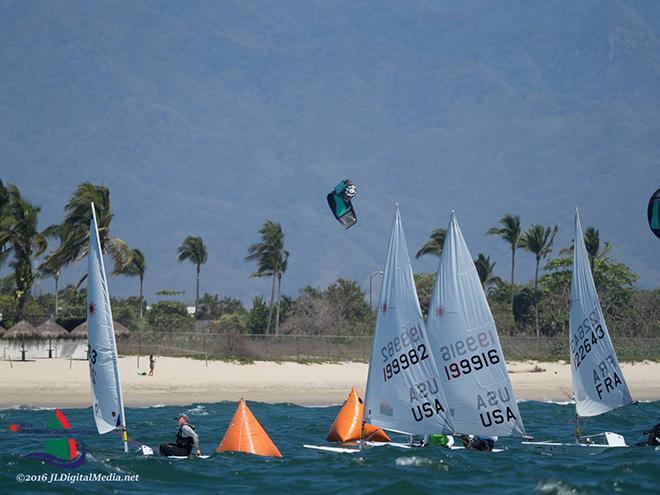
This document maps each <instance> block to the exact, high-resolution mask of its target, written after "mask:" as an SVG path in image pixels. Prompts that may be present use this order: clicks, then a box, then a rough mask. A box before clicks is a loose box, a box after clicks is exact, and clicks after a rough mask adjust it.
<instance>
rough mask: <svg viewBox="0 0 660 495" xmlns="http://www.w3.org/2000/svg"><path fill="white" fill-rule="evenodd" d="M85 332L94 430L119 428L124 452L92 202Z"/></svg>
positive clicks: (108, 310) (113, 351) (116, 374)
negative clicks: (94, 423)
mask: <svg viewBox="0 0 660 495" xmlns="http://www.w3.org/2000/svg"><path fill="white" fill-rule="evenodd" d="M87 334H88V337H87V338H88V346H87V353H88V356H87V359H88V362H89V375H90V384H91V388H92V410H93V413H94V420H95V421H96V429H97V430H98V432H99V433H100V434H101V435H103V434H104V433H108V432H110V431H115V430H121V432H122V440H123V442H124V452H128V434H127V430H126V415H125V414H124V399H123V397H122V393H121V382H120V380H119V366H118V365H117V342H116V340H115V331H114V327H113V324H112V310H111V308H110V295H109V293H108V284H107V281H106V276H105V266H104V264H103V253H102V251H101V242H100V240H99V231H98V226H97V222H96V211H95V209H94V203H92V220H91V225H90V232H89V249H88V253H87Z"/></svg>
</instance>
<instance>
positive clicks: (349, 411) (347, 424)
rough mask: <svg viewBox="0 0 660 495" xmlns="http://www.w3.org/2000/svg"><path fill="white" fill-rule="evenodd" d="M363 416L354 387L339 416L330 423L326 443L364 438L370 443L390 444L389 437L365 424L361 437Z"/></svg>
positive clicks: (362, 404) (361, 404)
mask: <svg viewBox="0 0 660 495" xmlns="http://www.w3.org/2000/svg"><path fill="white" fill-rule="evenodd" d="M363 414H364V403H363V402H362V399H360V397H359V396H358V393H357V390H355V387H353V388H352V389H351V393H350V394H348V399H346V402H344V405H343V406H342V408H341V410H340V411H339V414H337V417H336V418H335V422H334V423H332V426H331V427H330V431H329V432H328V437H327V440H328V442H351V441H354V440H359V439H360V438H364V439H365V440H370V441H372V442H390V441H391V440H390V437H388V436H387V434H386V433H385V432H384V431H383V430H381V429H380V428H378V427H376V426H373V425H370V424H365V425H364V436H363V435H362V431H361V429H362V415H363Z"/></svg>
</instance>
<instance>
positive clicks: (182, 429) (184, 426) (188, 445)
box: [158, 413, 202, 457]
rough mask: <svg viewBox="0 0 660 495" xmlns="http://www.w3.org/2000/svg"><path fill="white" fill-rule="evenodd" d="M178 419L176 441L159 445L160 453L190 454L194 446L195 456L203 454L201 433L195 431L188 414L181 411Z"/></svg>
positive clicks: (164, 454) (166, 454)
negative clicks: (200, 443)
mask: <svg viewBox="0 0 660 495" xmlns="http://www.w3.org/2000/svg"><path fill="white" fill-rule="evenodd" d="M176 421H177V423H178V424H179V431H177V432H176V442H175V443H161V444H160V445H159V447H158V450H159V451H160V455H162V456H169V455H177V456H188V455H190V453H191V452H192V450H193V448H194V449H195V456H197V457H199V456H200V455H202V452H201V450H200V449H199V435H197V432H195V427H194V426H193V425H191V424H190V423H189V422H188V421H189V419H188V415H187V414H183V413H181V414H179V415H178V416H177V417H176Z"/></svg>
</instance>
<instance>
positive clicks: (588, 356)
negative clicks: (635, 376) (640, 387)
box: [569, 208, 633, 417]
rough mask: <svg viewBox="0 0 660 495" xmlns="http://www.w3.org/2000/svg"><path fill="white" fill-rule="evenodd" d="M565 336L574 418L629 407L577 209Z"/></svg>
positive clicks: (630, 401) (626, 387)
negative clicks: (568, 344) (567, 325)
mask: <svg viewBox="0 0 660 495" xmlns="http://www.w3.org/2000/svg"><path fill="white" fill-rule="evenodd" d="M569 335H570V349H571V376H572V378H573V392H574V394H575V408H576V410H577V415H578V416H583V417H587V416H596V415H598V414H602V413H605V412H607V411H611V410H612V409H616V408H617V407H621V406H625V405H628V404H631V403H632V402H633V400H632V397H631V396H630V391H629V390H628V385H626V381H625V379H624V378H623V372H622V371H621V367H620V366H619V360H618V358H617V356H616V352H615V351H614V347H613V346H612V340H611V339H610V334H609V332H608V331H607V325H606V324H605V318H604V317H603V310H602V309H601V307H600V301H599V300H598V294H597V293H596V286H595V285H594V279H593V276H592V274H591V267H590V265H589V256H588V254H587V249H586V247H585V245H584V237H583V235H582V226H581V225H580V215H579V213H578V211H577V208H576V209H575V248H574V250H573V279H572V283H571V311H570V332H569Z"/></svg>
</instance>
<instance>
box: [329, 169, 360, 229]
mask: <svg viewBox="0 0 660 495" xmlns="http://www.w3.org/2000/svg"><path fill="white" fill-rule="evenodd" d="M356 194H357V189H356V188H355V184H353V183H352V182H351V181H350V180H349V179H346V180H343V181H341V182H340V183H339V184H337V185H336V186H335V189H334V190H333V191H332V192H330V193H329V194H328V205H329V206H330V209H331V210H332V213H333V215H334V216H335V218H336V219H337V221H338V222H339V223H340V224H342V225H343V226H344V228H346V229H348V228H350V227H352V226H353V225H355V224H356V223H357V216H356V215H355V210H353V204H352V203H351V200H352V199H353V198H354V197H355V195H356Z"/></svg>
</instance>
